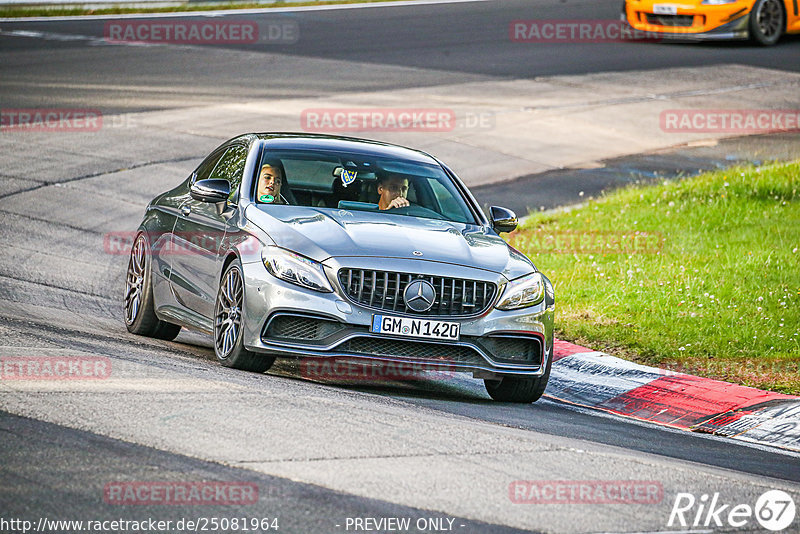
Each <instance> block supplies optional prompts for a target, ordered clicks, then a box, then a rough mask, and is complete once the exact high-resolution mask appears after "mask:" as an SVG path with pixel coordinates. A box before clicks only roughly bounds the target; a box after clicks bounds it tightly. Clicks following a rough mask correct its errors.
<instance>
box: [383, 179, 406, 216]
mask: <svg viewBox="0 0 800 534" xmlns="http://www.w3.org/2000/svg"><path fill="white" fill-rule="evenodd" d="M378 195H379V196H378V208H379V209H382V210H388V209H392V208H404V207H406V206H409V205H410V204H409V202H408V199H407V198H406V196H407V195H408V178H403V177H402V176H398V175H396V174H389V175H386V176H383V177H382V178H380V179H379V180H378Z"/></svg>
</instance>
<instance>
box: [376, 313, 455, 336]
mask: <svg viewBox="0 0 800 534" xmlns="http://www.w3.org/2000/svg"><path fill="white" fill-rule="evenodd" d="M460 327H461V325H460V324H459V323H449V322H446V321H433V320H431V319H415V318H411V317H392V316H391V315H373V316H372V326H371V327H370V329H369V331H370V332H374V333H376V334H392V335H395V336H404V337H419V338H424V339H445V340H447V341H458V336H459V333H460V330H461V328H460Z"/></svg>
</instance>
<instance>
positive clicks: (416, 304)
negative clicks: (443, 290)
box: [403, 280, 436, 313]
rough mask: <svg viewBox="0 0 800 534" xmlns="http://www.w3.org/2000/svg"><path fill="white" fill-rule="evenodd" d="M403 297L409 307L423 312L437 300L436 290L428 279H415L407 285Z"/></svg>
mask: <svg viewBox="0 0 800 534" xmlns="http://www.w3.org/2000/svg"><path fill="white" fill-rule="evenodd" d="M403 298H404V299H405V301H406V306H407V307H408V309H410V310H411V311H415V312H418V313H422V312H426V311H428V310H430V309H431V308H432V307H433V303H434V301H435V300H436V290H435V289H433V286H432V285H431V283H430V282H428V281H426V280H414V281H413V282H411V283H410V284H408V285H407V286H406V290H405V291H404V292H403Z"/></svg>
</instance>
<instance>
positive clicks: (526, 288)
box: [495, 272, 544, 310]
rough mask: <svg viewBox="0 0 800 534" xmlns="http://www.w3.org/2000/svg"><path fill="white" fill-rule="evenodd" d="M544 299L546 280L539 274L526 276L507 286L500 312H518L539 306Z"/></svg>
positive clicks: (499, 306)
mask: <svg viewBox="0 0 800 534" xmlns="http://www.w3.org/2000/svg"><path fill="white" fill-rule="evenodd" d="M543 298H544V279H543V278H542V274H541V273H539V272H535V273H531V274H526V275H525V276H522V277H520V278H517V279H516V280H512V281H510V282H509V283H507V284H506V287H505V289H504V290H503V294H502V297H501V299H500V303H499V304H497V306H495V308H497V309H498V310H516V309H519V308H527V307H528V306H533V305H534V304H539V303H540V302H541V301H542V299H543Z"/></svg>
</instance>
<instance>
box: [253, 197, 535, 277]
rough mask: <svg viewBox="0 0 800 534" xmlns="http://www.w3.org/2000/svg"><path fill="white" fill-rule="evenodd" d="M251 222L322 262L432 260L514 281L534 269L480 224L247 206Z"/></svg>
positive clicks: (286, 245) (284, 244)
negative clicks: (343, 260)
mask: <svg viewBox="0 0 800 534" xmlns="http://www.w3.org/2000/svg"><path fill="white" fill-rule="evenodd" d="M247 218H248V219H249V220H250V221H251V222H252V223H253V224H255V225H256V226H258V227H259V228H261V229H262V230H264V231H265V232H266V233H267V234H269V236H270V237H271V238H272V240H273V241H274V242H275V244H276V245H278V246H279V247H282V248H286V249H289V250H292V251H294V252H297V253H298V254H302V255H303V256H306V257H309V258H311V259H314V260H317V261H324V260H326V259H327V258H330V257H337V258H340V257H347V256H351V257H352V256H361V257H381V258H404V259H416V260H428V261H436V262H443V263H451V264H456V265H463V266H467V267H475V268H478V269H484V270H488V271H492V272H495V273H502V274H504V275H505V276H507V277H508V278H510V279H513V278H516V277H517V276H522V275H523V274H527V273H529V272H531V271H532V270H533V266H532V264H531V262H530V260H528V259H527V258H526V257H525V256H523V255H521V254H519V253H518V252H517V251H515V250H514V249H511V248H510V247H509V246H508V245H507V244H506V242H505V241H503V240H502V239H501V238H500V237H498V236H497V235H494V234H491V233H486V232H485V230H484V228H483V227H481V226H476V225H467V224H461V223H454V222H447V221H438V220H434V219H422V218H417V217H406V216H402V215H390V214H387V213H384V212H381V213H375V212H367V211H349V210H332V209H317V208H310V207H301V206H271V207H269V208H267V209H261V208H259V207H258V206H256V205H255V204H251V205H250V206H248V208H247Z"/></svg>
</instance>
